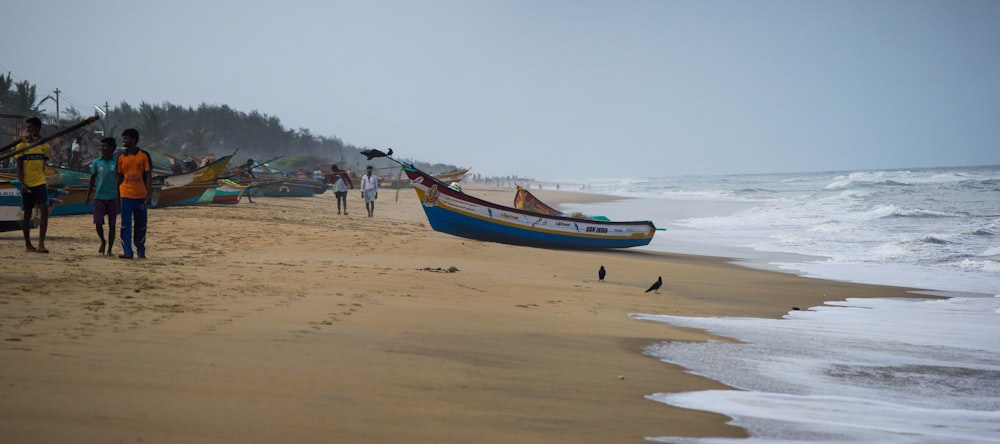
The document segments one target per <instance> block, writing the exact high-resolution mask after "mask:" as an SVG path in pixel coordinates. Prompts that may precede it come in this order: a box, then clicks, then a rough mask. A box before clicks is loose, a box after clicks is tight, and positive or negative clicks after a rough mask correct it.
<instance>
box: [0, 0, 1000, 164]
mask: <svg viewBox="0 0 1000 444" xmlns="http://www.w3.org/2000/svg"><path fill="white" fill-rule="evenodd" d="M2 10H3V16H4V20H3V26H2V27H0V41H2V42H3V44H2V45H0V70H2V71H3V72H4V73H5V74H6V73H7V72H9V73H11V75H12V76H13V77H14V78H15V80H17V81H20V80H28V81H30V82H31V83H33V84H35V85H37V87H38V95H39V97H44V96H45V95H47V94H53V93H52V91H53V90H55V89H56V88H59V89H60V91H61V92H62V93H61V95H60V99H61V100H60V105H61V108H67V107H68V106H70V105H72V106H74V107H76V108H77V109H78V110H80V111H81V112H83V113H84V114H85V115H86V114H91V113H92V112H93V108H94V105H95V104H101V105H103V104H104V103H105V102H106V101H107V102H109V103H110V104H111V105H112V106H115V105H117V104H119V103H121V102H123V101H124V102H128V103H129V104H132V105H139V104H140V103H141V102H148V103H154V104H159V103H164V102H170V103H173V104H176V105H182V106H193V107H197V106H198V105H199V104H201V103H207V104H219V105H221V104H226V105H229V106H231V107H232V108H234V109H236V110H239V111H245V112H251V111H254V110H256V111H259V112H261V113H263V114H267V115H270V116H275V117H278V118H279V119H280V120H281V122H282V124H283V125H285V127H287V128H292V129H298V128H307V129H309V130H310V131H311V132H312V133H313V134H314V135H322V136H331V137H338V138H340V139H341V140H343V141H344V142H345V143H348V144H353V145H356V146H359V147H374V148H380V149H385V148H387V147H392V148H393V149H394V150H395V151H396V152H397V153H398V155H399V156H400V157H403V158H414V159H417V160H423V161H429V162H441V163H451V164H457V165H461V166H469V167H472V168H473V172H478V173H481V174H486V175H508V174H518V175H521V176H522V177H535V178H542V179H557V180H566V179H587V178H608V177H627V176H668V175H684V174H728V173H761V172H798V171H803V172H804V171H820V170H843V169H889V168H915V167H931V166H961V165H987V164H1000V1H996V0H983V1H973V0H960V1H920V0H902V1H885V0H864V1H852V0H832V1H811V0H789V1H761V0H741V1H735V0H734V1H667V0H661V1H631V0H614V1H612V0H609V1H562V0H527V1H520V0H490V1H479V0H455V1H445V0H431V1H418V0H398V1H381V0H374V1H373V0H363V1H362V0H357V1H338V0H317V1H295V0H290V1H285V2H277V1H258V0H238V1H213V0H200V1H197V2H196V1H187V0H183V1H177V0H172V1H162V2H156V3H153V2H147V1H106V0H90V1H77V2H65V1H53V0H33V1H26V0H25V1H12V2H5V4H4V6H3V8H2ZM46 106H48V105H46ZM50 111H51V112H54V106H52V107H51V109H50Z"/></svg>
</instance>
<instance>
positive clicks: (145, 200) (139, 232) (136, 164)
mask: <svg viewBox="0 0 1000 444" xmlns="http://www.w3.org/2000/svg"><path fill="white" fill-rule="evenodd" d="M138 143H139V131H137V130H136V129H135V128H129V129H127V130H125V131H122V144H123V145H125V152H123V153H121V154H120V155H118V167H117V172H118V195H119V197H120V198H121V217H122V224H121V232H120V236H119V237H120V238H121V243H122V254H121V255H119V256H118V257H120V258H122V259H132V257H133V255H132V244H133V243H134V244H135V253H136V254H138V255H139V259H145V258H146V222H147V220H148V219H147V215H148V213H147V212H148V211H149V203H150V199H151V198H152V196H153V193H152V183H153V176H152V161H151V160H150V158H149V154H146V152H145V151H143V150H141V149H139V145H138ZM133 223H134V224H135V240H134V242H133V239H132V225H133Z"/></svg>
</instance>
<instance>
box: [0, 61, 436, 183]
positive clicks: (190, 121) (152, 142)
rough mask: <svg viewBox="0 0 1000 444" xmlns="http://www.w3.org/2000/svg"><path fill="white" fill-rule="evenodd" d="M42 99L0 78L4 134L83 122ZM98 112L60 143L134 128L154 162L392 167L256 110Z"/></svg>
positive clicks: (143, 106)
mask: <svg viewBox="0 0 1000 444" xmlns="http://www.w3.org/2000/svg"><path fill="white" fill-rule="evenodd" d="M46 98H49V97H46ZM46 98H42V99H41V100H39V98H38V97H37V91H36V87H35V85H32V84H31V83H30V82H28V81H27V80H23V81H20V82H15V81H14V79H13V78H12V77H11V75H10V73H7V74H6V75H4V74H0V114H4V117H5V119H3V120H5V121H7V122H6V126H5V128H12V125H11V122H10V120H12V119H15V120H16V119H18V118H19V117H21V116H37V117H39V118H41V119H42V121H43V122H44V123H45V124H46V125H50V126H52V127H55V128H61V127H65V126H69V125H72V124H74V123H76V122H79V121H81V120H83V119H84V118H85V116H84V115H83V113H82V112H81V111H80V110H77V109H75V108H74V107H72V106H70V107H67V108H66V109H64V110H60V112H59V116H58V118H57V117H56V116H54V115H51V114H49V113H46V112H44V111H42V110H41V108H42V104H43V102H44V101H45V99H46ZM103 111H104V114H105V115H102V116H101V120H100V121H98V122H96V123H94V124H92V125H90V127H88V128H85V129H81V130H79V131H78V132H76V133H74V134H71V135H69V136H68V137H67V140H72V139H74V138H76V137H82V138H83V139H84V141H85V143H87V144H89V145H90V146H99V140H100V138H101V137H105V135H107V136H110V137H115V138H118V136H117V135H118V134H120V133H121V132H122V131H123V130H125V129H126V128H136V129H137V130H139V134H140V142H141V143H140V145H141V146H142V147H143V148H144V149H147V150H149V151H151V152H152V154H154V156H155V155H156V154H157V153H159V154H161V155H163V156H171V157H174V158H177V159H186V158H190V157H196V158H200V157H203V156H205V155H208V154H215V155H218V156H221V155H226V154H232V153H233V152H236V151H237V149H238V150H239V151H238V156H237V157H238V158H240V159H248V158H252V159H255V160H257V161H266V160H269V159H274V158H279V159H278V160H275V161H274V163H273V164H274V165H277V166H278V167H279V168H282V169H322V170H328V169H329V167H330V165H331V164H333V163H336V164H338V165H339V166H340V167H341V168H344V169H353V170H360V169H363V168H364V166H365V165H368V164H374V166H375V167H377V168H384V167H393V166H395V164H393V163H391V162H390V161H388V160H387V159H377V158H376V159H373V160H371V161H368V160H366V159H365V157H364V156H362V155H361V154H359V151H361V150H364V149H367V147H358V146H355V145H351V144H346V143H344V142H343V141H342V140H340V139H339V138H337V137H334V136H321V135H315V134H313V133H312V132H311V131H310V130H309V129H307V128H299V129H297V130H296V129H289V128H285V127H284V125H282V124H281V120H280V119H279V118H278V117H277V116H271V115H267V114H264V113H261V112H259V111H256V110H254V111H251V112H245V111H239V110H235V109H232V108H231V107H229V106H228V105H215V104H206V103H202V104H201V105H198V106H197V107H191V106H187V107H185V106H180V105H174V104H171V103H162V104H151V103H146V102H142V103H140V104H139V105H138V106H133V105H131V104H129V103H126V102H122V103H120V104H118V105H117V106H115V107H110V106H109V107H107V108H106V109H104V110H103ZM88 115H89V113H88ZM4 133H5V134H7V135H10V136H12V137H11V138H10V139H9V140H13V138H14V137H17V134H15V131H12V130H9V129H7V130H5V131H4ZM67 144H68V142H67ZM382 149H383V150H384V148H382ZM94 151H95V152H96V149H95V150H94ZM409 162H412V163H413V164H414V165H416V166H417V167H418V168H421V169H424V170H426V171H428V172H435V173H436V172H441V171H445V170H449V169H452V168H454V166H452V165H445V164H429V163H426V162H416V161H412V160H410V161H409Z"/></svg>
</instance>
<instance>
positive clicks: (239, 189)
mask: <svg viewBox="0 0 1000 444" xmlns="http://www.w3.org/2000/svg"><path fill="white" fill-rule="evenodd" d="M218 183H219V186H218V187H215V188H214V189H213V190H212V191H214V193H212V203H214V204H224V205H233V204H237V203H239V202H240V198H242V197H243V193H244V192H246V190H247V188H248V187H247V186H246V185H240V184H238V183H236V182H233V181H231V180H229V179H219V181H218Z"/></svg>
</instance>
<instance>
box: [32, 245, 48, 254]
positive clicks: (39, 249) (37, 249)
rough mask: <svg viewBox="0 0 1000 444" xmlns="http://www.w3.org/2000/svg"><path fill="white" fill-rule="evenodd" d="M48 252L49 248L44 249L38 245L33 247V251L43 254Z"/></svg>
mask: <svg viewBox="0 0 1000 444" xmlns="http://www.w3.org/2000/svg"><path fill="white" fill-rule="evenodd" d="M48 252H49V250H48V249H46V248H45V247H40V248H36V249H35V253H45V254H48Z"/></svg>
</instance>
